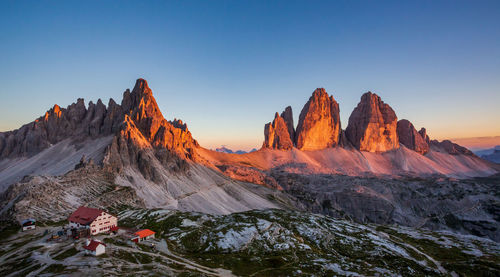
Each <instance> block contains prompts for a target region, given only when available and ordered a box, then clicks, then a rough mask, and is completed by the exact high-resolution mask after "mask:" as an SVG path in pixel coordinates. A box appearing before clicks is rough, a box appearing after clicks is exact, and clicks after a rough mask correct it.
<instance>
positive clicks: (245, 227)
mask: <svg viewBox="0 0 500 277" xmlns="http://www.w3.org/2000/svg"><path fill="white" fill-rule="evenodd" d="M117 212H118V216H119V218H120V221H119V225H120V226H127V227H130V228H149V229H153V230H155V231H156V232H157V233H156V239H154V240H153V241H148V242H145V243H141V244H137V245H136V244H134V243H132V242H130V241H129V240H128V239H125V238H124V237H122V236H120V235H114V236H109V235H100V236H99V239H101V240H104V242H105V243H106V244H107V249H106V255H105V256H100V257H98V258H96V257H91V256H85V255H84V254H83V253H82V252H81V248H82V241H80V242H76V243H73V241H72V240H71V239H69V240H62V241H60V242H46V238H47V237H48V236H49V235H50V233H51V232H55V231H57V230H58V229H59V228H60V227H57V226H48V227H42V228H39V229H38V230H36V231H31V232H30V233H23V234H16V235H11V236H7V235H5V234H4V238H5V239H3V240H2V241H1V242H0V261H1V262H0V270H1V271H2V272H3V273H4V274H5V275H6V276H35V275H43V276H55V275H62V274H63V275H67V274H69V275H71V274H76V273H78V274H87V275H92V276H123V275H127V274H141V275H151V276H156V275H162V276H165V275H168V276H179V275H181V276H233V275H237V276H333V275H340V276H366V275H369V276H388V275H406V276H408V275H413V276H424V275H425V276H456V275H461V276H463V275H482V276H498V274H500V267H499V263H500V254H499V253H500V245H499V244H498V243H495V242H493V241H491V240H488V239H481V238H478V237H475V236H463V235H457V234H454V233H448V232H430V231H422V230H415V229H410V228H404V227H396V226H382V225H372V224H368V225H361V224H356V223H352V222H349V221H345V220H335V219H333V218H330V217H328V216H320V215H313V214H309V213H299V212H290V211H283V210H272V209H271V210H262V211H248V212H243V213H234V214H231V215H225V216H211V215H206V214H200V213H181V212H175V211H169V210H144V209H125V210H122V211H121V212H119V211H117ZM55 225H57V224H55ZM45 230H47V234H45V235H44V232H45ZM152 245H153V247H152Z"/></svg>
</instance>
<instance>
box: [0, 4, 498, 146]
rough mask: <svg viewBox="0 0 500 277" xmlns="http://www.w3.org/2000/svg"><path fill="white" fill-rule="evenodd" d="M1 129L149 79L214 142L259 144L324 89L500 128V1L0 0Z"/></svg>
mask: <svg viewBox="0 0 500 277" xmlns="http://www.w3.org/2000/svg"><path fill="white" fill-rule="evenodd" d="M0 34H1V43H0V83H1V86H0V96H1V97H0V131H5V130H11V129H15V128H18V127H19V126H21V125H22V124H25V123H28V122H30V121H32V120H34V119H35V118H37V117H38V116H41V115H43V114H44V113H45V111H46V110H48V109H49V108H50V107H52V106H53V105H54V104H56V103H57V104H59V105H61V106H67V105H69V104H70V103H72V102H74V101H75V100H76V99H77V98H78V97H82V98H85V100H86V103H88V101H89V100H93V101H94V102H95V101H96V100H97V99H98V98H102V99H103V101H104V102H105V103H107V101H108V99H109V98H110V97H112V98H113V99H115V100H116V101H117V102H119V101H121V95H122V93H123V91H124V90H125V89H126V88H132V87H133V85H134V82H135V80H136V79H137V78H139V77H143V78H146V79H147V80H148V82H149V85H150V86H151V88H152V89H153V93H154V95H155V97H156V99H157V102H158V104H159V105H160V108H161V110H162V112H163V114H164V115H165V117H166V118H167V119H173V118H174V117H177V118H181V119H182V120H184V121H185V122H187V124H188V127H189V129H190V130H191V132H192V133H193V135H194V136H195V138H196V139H198V141H199V142H200V143H201V144H202V145H203V146H205V147H209V148H214V147H216V146H219V145H227V146H228V147H230V148H233V149H234V148H243V149H250V148H253V147H257V148H258V147H260V146H261V144H262V140H263V129H264V124H265V123H267V122H268V121H270V120H272V119H273V116H274V113H275V112H276V111H279V112H281V111H282V110H283V109H284V108H285V107H286V106H287V105H291V106H292V108H293V111H294V116H295V118H296V119H297V118H298V114H299V113H300V110H301V109H302V106H303V105H304V104H305V102H306V101H307V99H308V98H309V96H310V95H311V93H312V92H313V90H314V89H315V88H317V87H324V88H325V89H326V90H327V92H328V93H330V94H332V95H333V96H334V97H335V99H336V100H337V101H338V102H339V103H340V109H341V120H342V127H343V128H345V127H346V125H347V120H348V118H349V115H350V113H351V111H352V110H353V108H354V107H355V105H356V104H357V102H358V101H359V99H360V96H361V94H362V93H363V92H365V91H367V90H371V91H373V92H375V93H378V94H379V95H380V96H381V97H382V99H383V100H384V101H385V102H386V103H389V104H390V105H391V106H392V107H393V109H394V110H395V111H396V113H397V115H398V117H399V118H406V119H409V120H410V121H412V122H413V123H414V124H415V126H416V127H417V128H420V127H422V126H425V127H427V129H428V131H429V133H430V135H431V136H432V137H435V138H440V139H441V138H446V137H472V136H493V135H500V108H499V104H500V1H325V2H322V1H172V2H169V1H141V2H139V1H133V2H132V1H95V2H94V1H1V2H0Z"/></svg>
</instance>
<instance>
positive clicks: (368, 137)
mask: <svg viewBox="0 0 500 277" xmlns="http://www.w3.org/2000/svg"><path fill="white" fill-rule="evenodd" d="M397 124H398V118H397V117H396V113H395V112H394V110H392V108H391V107H390V106H389V105H387V104H385V103H384V102H383V101H382V100H381V99H380V97H379V96H378V95H376V94H374V93H371V92H367V93H365V94H363V96H361V101H360V102H359V104H358V106H357V107H356V108H355V109H354V111H353V112H352V114H351V116H350V117H349V123H348V125H347V129H346V136H347V138H348V139H349V141H350V142H351V143H352V145H353V146H354V147H356V148H357V149H358V150H361V151H368V152H385V151H389V150H392V149H396V148H399V140H398V135H397Z"/></svg>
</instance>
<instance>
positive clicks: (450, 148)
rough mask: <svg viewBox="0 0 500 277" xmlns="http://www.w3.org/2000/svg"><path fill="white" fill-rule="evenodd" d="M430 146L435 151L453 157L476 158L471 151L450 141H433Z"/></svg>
mask: <svg viewBox="0 0 500 277" xmlns="http://www.w3.org/2000/svg"><path fill="white" fill-rule="evenodd" d="M430 146H431V148H432V149H433V150H435V151H439V152H445V153H448V154H451V155H468V156H475V155H474V153H472V151H470V150H469V149H467V148H465V147H463V146H460V145H458V144H456V143H453V142H451V141H449V140H443V141H441V142H439V141H437V140H431V143H430Z"/></svg>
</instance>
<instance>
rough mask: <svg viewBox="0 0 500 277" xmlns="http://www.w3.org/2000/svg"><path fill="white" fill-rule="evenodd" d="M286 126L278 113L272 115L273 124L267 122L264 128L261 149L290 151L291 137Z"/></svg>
mask: <svg viewBox="0 0 500 277" xmlns="http://www.w3.org/2000/svg"><path fill="white" fill-rule="evenodd" d="M288 130H289V129H288V126H287V123H286V122H285V120H284V119H283V117H281V116H280V115H279V114H278V113H276V114H275V115H274V120H273V122H272V123H271V122H269V123H267V124H266V126H265V127H264V137H265V140H264V144H263V145H262V147H263V148H274V149H280V150H290V149H292V148H293V142H292V140H291V136H290V134H289V133H288Z"/></svg>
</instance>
